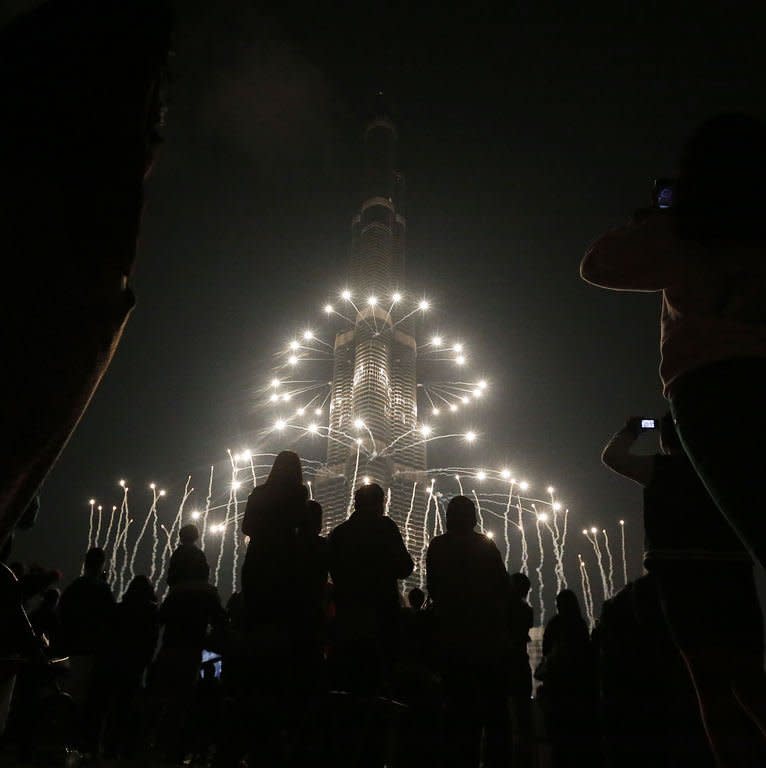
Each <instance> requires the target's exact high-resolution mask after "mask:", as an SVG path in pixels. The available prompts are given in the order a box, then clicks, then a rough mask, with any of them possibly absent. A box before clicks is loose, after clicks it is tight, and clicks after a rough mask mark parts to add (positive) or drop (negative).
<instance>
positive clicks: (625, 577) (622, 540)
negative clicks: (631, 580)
mask: <svg viewBox="0 0 766 768" xmlns="http://www.w3.org/2000/svg"><path fill="white" fill-rule="evenodd" d="M620 548H621V549H622V581H623V585H626V584H627V583H628V560H627V558H626V557H625V521H624V520H620Z"/></svg>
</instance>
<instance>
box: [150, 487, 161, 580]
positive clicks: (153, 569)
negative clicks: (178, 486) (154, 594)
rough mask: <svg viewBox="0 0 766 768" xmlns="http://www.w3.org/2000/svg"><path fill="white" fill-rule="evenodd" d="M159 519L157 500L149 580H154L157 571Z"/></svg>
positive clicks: (153, 520)
mask: <svg viewBox="0 0 766 768" xmlns="http://www.w3.org/2000/svg"><path fill="white" fill-rule="evenodd" d="M158 524H159V519H158V517H157V502H156V501H155V503H154V515H153V516H152V562H151V569H150V570H149V581H151V582H153V581H154V574H155V573H156V572H157V547H158V546H159V543H160V537H159V535H158V534H159V531H158V530H157V526H158Z"/></svg>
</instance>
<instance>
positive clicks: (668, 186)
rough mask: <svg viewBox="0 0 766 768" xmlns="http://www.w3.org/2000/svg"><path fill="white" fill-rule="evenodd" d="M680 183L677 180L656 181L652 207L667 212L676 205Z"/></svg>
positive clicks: (653, 189) (653, 188)
mask: <svg viewBox="0 0 766 768" xmlns="http://www.w3.org/2000/svg"><path fill="white" fill-rule="evenodd" d="M677 187H678V182H677V181H676V180H675V179H655V180H654V185H653V187H652V206H653V207H654V208H657V209H659V210H661V211H667V210H669V209H670V208H673V206H674V205H675V204H676V197H677Z"/></svg>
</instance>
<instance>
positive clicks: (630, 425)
mask: <svg viewBox="0 0 766 768" xmlns="http://www.w3.org/2000/svg"><path fill="white" fill-rule="evenodd" d="M641 420H642V419H641V416H631V417H630V418H629V419H628V420H627V421H626V422H625V426H624V427H623V431H624V432H629V433H630V434H631V435H633V437H635V438H638V437H639V435H640V434H641V433H642V432H643V429H642V428H641Z"/></svg>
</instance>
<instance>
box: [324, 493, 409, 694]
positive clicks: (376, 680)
mask: <svg viewBox="0 0 766 768" xmlns="http://www.w3.org/2000/svg"><path fill="white" fill-rule="evenodd" d="M384 509H385V494H384V493H383V489H382V488H381V487H380V486H379V485H377V484H376V483H371V484H369V485H363V486H361V487H360V488H358V489H357V491H356V493H355V494H354V512H353V514H352V515H351V517H350V518H349V519H348V520H346V521H345V522H343V523H341V524H340V525H339V526H337V527H336V528H335V529H334V530H333V531H332V533H331V534H330V537H329V545H330V575H331V576H332V581H333V585H334V593H333V594H334V600H335V610H336V616H335V641H336V646H335V649H334V656H335V659H334V671H335V674H336V686H339V687H340V688H341V689H342V690H347V691H351V692H353V693H358V694H363V695H372V694H375V693H380V692H381V691H382V690H384V689H385V688H386V687H387V686H388V685H389V684H390V679H389V673H390V665H391V663H392V661H393V658H394V655H395V653H396V641H397V634H398V622H399V589H398V585H397V580H398V579H405V578H407V576H409V575H410V574H411V573H412V569H413V562H412V558H411V557H410V555H409V552H407V548H406V547H405V546H404V541H403V540H402V535H401V533H400V532H399V528H398V527H397V525H396V523H395V522H394V521H393V520H392V519H391V518H390V517H386V516H385V515H384V514H383V513H384Z"/></svg>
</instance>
